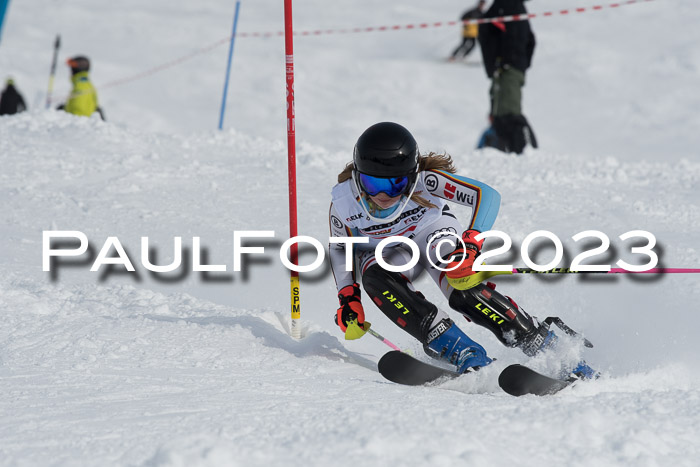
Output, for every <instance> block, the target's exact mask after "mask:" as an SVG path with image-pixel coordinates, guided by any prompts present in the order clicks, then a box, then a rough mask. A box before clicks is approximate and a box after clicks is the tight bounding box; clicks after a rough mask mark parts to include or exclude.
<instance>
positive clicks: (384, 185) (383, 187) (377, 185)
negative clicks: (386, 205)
mask: <svg viewBox="0 0 700 467" xmlns="http://www.w3.org/2000/svg"><path fill="white" fill-rule="evenodd" d="M408 182H409V177H408V175H404V176H403V177H391V178H381V177H372V176H371V175H365V174H362V173H361V174H360V186H361V187H362V189H363V190H364V191H365V193H367V194H368V195H370V196H377V195H378V194H379V193H386V194H387V196H389V197H391V198H393V197H395V196H399V195H401V194H403V193H405V192H406V190H407V189H408Z"/></svg>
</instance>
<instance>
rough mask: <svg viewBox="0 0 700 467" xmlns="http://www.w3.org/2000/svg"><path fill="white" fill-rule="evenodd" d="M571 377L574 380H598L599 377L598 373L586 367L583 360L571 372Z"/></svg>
mask: <svg viewBox="0 0 700 467" xmlns="http://www.w3.org/2000/svg"><path fill="white" fill-rule="evenodd" d="M571 375H572V376H573V377H575V378H576V379H598V378H599V377H600V373H598V372H597V371H595V370H594V369H593V368H591V367H590V366H588V364H587V363H586V362H585V361H584V360H581V361H580V362H578V365H576V368H574V369H573V370H571Z"/></svg>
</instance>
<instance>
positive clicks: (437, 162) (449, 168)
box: [338, 152, 457, 208]
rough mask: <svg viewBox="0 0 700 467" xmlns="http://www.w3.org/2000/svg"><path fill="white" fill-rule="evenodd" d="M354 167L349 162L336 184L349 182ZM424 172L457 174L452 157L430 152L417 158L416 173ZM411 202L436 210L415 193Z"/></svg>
mask: <svg viewBox="0 0 700 467" xmlns="http://www.w3.org/2000/svg"><path fill="white" fill-rule="evenodd" d="M354 167H355V166H354V164H353V163H352V162H349V163H348V164H347V165H346V166H345V168H344V169H343V170H342V172H340V173H339V174H338V183H343V182H344V181H347V180H350V179H351V178H352V170H353V168H354ZM426 170H442V171H443V172H449V173H455V172H457V169H456V168H455V166H454V163H453V162H452V157H451V156H450V155H449V154H447V153H443V154H436V153H434V152H430V153H428V154H426V155H425V156H418V172H425V171H426ZM411 201H413V202H415V203H416V204H418V205H419V206H423V207H424V208H437V206H435V205H434V204H433V203H431V202H430V201H428V200H427V199H425V198H423V197H422V196H420V195H418V194H415V193H414V194H412V195H411ZM367 202H368V203H370V204H371V203H372V201H371V200H370V199H367Z"/></svg>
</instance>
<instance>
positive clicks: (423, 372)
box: [377, 350, 462, 386]
mask: <svg viewBox="0 0 700 467" xmlns="http://www.w3.org/2000/svg"><path fill="white" fill-rule="evenodd" d="M377 366H378V369H379V373H381V375H382V376H383V377H385V378H386V379H388V380H389V381H391V382H394V383H397V384H405V385H408V386H420V385H423V384H428V383H431V382H434V381H436V380H438V379H441V378H447V379H452V378H456V377H458V376H461V375H462V373H457V372H456V371H452V370H447V369H444V368H439V367H437V366H433V365H431V364H430V363H425V362H422V361H420V360H418V359H416V358H414V357H411V356H410V355H408V354H406V353H403V352H399V351H397V350H394V351H391V352H389V353H386V354H384V356H382V358H380V359H379V363H378V364H377Z"/></svg>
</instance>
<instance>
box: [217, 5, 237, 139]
mask: <svg viewBox="0 0 700 467" xmlns="http://www.w3.org/2000/svg"><path fill="white" fill-rule="evenodd" d="M240 7H241V2H240V1H238V2H236V12H235V13H234V15H233V32H232V33H231V45H230V46H229V48H228V64H227V65H226V80H225V81H224V95H223V96H222V98H221V113H220V114H219V130H221V129H223V128H224V111H225V110H226V95H227V94H228V80H229V76H231V62H232V60H233V42H234V40H235V39H236V26H237V25H238V10H239V9H240Z"/></svg>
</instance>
